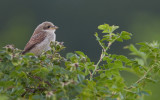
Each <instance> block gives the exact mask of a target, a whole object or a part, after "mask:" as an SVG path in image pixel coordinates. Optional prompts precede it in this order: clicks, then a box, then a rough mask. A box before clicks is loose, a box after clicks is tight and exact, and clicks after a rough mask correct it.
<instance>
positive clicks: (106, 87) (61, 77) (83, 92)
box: [0, 24, 160, 100]
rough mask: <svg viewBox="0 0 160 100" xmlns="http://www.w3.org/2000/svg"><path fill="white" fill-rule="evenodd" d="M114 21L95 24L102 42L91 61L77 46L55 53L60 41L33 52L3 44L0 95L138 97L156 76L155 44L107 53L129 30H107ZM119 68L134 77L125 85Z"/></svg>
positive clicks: (158, 56)
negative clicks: (72, 50)
mask: <svg viewBox="0 0 160 100" xmlns="http://www.w3.org/2000/svg"><path fill="white" fill-rule="evenodd" d="M118 28H119V27H118V26H109V25H108V24H104V25H100V26H98V29H99V30H102V34H103V37H101V38H100V37H99V36H98V33H95V37H96V39H97V41H98V43H99V45H100V46H101V47H102V52H101V55H100V58H99V60H98V61H97V62H92V61H91V60H90V58H88V57H87V55H85V54H84V53H83V52H81V51H75V53H68V54H67V55H66V57H62V56H61V55H60V53H59V52H60V51H61V50H63V49H64V48H65V47H64V46H63V43H60V42H55V43H51V47H52V50H50V51H47V52H46V53H43V54H42V55H40V56H39V57H36V56H34V54H32V53H27V54H26V55H21V50H19V49H17V48H14V47H13V46H12V45H7V46H5V48H4V49H3V50H1V51H0V94H1V97H3V100H14V99H19V100H25V99H29V100H138V99H143V98H144V95H149V94H150V92H149V91H147V90H145V86H146V84H147V83H149V82H153V83H155V82H156V80H155V79H156V77H157V76H159V65H160V48H159V44H158V43H157V42H153V43H138V45H139V46H140V48H139V49H137V48H136V47H135V46H134V45H129V46H126V47H125V48H128V49H129V50H130V51H131V54H132V55H134V57H135V58H134V59H128V58H127V57H126V56H124V55H116V54H109V53H108V50H109V48H110V47H111V45H112V44H113V43H114V42H116V41H119V42H123V40H128V39H130V38H131V37H130V36H131V35H132V34H131V33H128V32H126V31H122V32H121V33H113V32H115V30H116V29H118ZM121 71H128V72H130V73H134V74H135V75H137V76H138V77H139V79H138V80H137V81H135V82H133V83H132V84H131V85H127V84H126V81H125V79H124V77H122V76H121Z"/></svg>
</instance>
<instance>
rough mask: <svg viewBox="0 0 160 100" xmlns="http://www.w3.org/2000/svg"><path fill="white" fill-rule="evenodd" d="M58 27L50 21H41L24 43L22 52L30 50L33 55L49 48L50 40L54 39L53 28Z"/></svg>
mask: <svg viewBox="0 0 160 100" xmlns="http://www.w3.org/2000/svg"><path fill="white" fill-rule="evenodd" d="M57 28H58V27H56V26H55V25H53V23H51V22H43V23H42V24H40V25H39V26H38V27H37V28H36V29H35V31H34V33H33V35H32V36H31V38H30V40H29V42H28V43H27V44H26V46H25V48H24V51H23V52H22V54H25V53H27V52H32V53H34V54H35V55H40V54H41V53H42V52H43V51H47V50H49V49H50V46H49V45H50V42H51V41H55V39H56V35H55V33H54V32H55V30H56V29H57Z"/></svg>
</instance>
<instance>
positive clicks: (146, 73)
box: [128, 65, 155, 89]
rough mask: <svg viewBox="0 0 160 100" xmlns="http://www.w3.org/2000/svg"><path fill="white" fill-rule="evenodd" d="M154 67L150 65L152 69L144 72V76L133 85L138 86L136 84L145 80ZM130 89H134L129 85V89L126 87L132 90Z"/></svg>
mask: <svg viewBox="0 0 160 100" xmlns="http://www.w3.org/2000/svg"><path fill="white" fill-rule="evenodd" d="M154 67H155V66H153V65H152V67H150V68H149V69H148V70H147V71H146V72H145V74H144V75H143V76H142V77H141V78H140V79H139V80H137V81H136V82H135V83H134V84H138V83H140V82H141V81H143V80H144V79H145V78H146V76H147V75H148V73H149V72H150V71H151V70H152V69H153V68H154ZM132 88H135V87H134V86H133V85H131V86H130V87H128V89H132Z"/></svg>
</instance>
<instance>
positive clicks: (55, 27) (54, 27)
mask: <svg viewBox="0 0 160 100" xmlns="http://www.w3.org/2000/svg"><path fill="white" fill-rule="evenodd" d="M50 28H51V29H58V27H57V26H51V27H50Z"/></svg>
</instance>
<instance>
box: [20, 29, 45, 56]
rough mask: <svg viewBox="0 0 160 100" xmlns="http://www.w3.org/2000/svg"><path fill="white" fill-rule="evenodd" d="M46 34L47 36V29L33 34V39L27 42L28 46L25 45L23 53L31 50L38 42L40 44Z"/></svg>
mask: <svg viewBox="0 0 160 100" xmlns="http://www.w3.org/2000/svg"><path fill="white" fill-rule="evenodd" d="M46 36H47V34H46V32H45V31H41V32H40V33H38V34H35V35H33V36H32V37H31V39H30V40H29V42H28V43H27V44H26V46H25V48H24V51H23V52H22V54H25V53H27V52H29V51H30V50H31V49H32V48H34V47H35V46H36V45H37V44H39V43H40V42H41V41H43V40H44V39H45V37H46Z"/></svg>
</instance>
